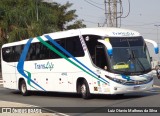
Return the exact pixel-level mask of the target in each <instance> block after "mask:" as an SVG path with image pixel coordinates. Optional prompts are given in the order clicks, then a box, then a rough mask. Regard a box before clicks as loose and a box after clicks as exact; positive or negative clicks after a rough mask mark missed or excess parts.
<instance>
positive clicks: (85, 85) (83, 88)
mask: <svg viewBox="0 0 160 116" xmlns="http://www.w3.org/2000/svg"><path fill="white" fill-rule="evenodd" d="M80 91H81V95H82V98H83V99H89V98H90V97H91V94H90V91H89V86H88V83H87V81H86V80H83V82H82V84H81V86H80Z"/></svg>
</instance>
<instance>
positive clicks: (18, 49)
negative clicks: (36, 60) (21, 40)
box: [2, 45, 23, 62]
mask: <svg viewBox="0 0 160 116" xmlns="http://www.w3.org/2000/svg"><path fill="white" fill-rule="evenodd" d="M22 50H23V45H19V46H11V47H5V48H2V57H3V60H4V61H6V62H18V60H19V58H20V55H21V53H22Z"/></svg>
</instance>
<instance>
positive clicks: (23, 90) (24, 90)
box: [20, 80, 29, 96]
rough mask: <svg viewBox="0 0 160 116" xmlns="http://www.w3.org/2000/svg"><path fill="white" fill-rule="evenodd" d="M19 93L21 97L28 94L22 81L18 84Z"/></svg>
mask: <svg viewBox="0 0 160 116" xmlns="http://www.w3.org/2000/svg"><path fill="white" fill-rule="evenodd" d="M20 91H21V94H22V95H23V96H27V95H28V94H29V92H28V90H27V86H26V83H25V81H24V80H22V81H21V83H20Z"/></svg>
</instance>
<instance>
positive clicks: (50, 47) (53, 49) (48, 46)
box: [37, 37, 105, 83]
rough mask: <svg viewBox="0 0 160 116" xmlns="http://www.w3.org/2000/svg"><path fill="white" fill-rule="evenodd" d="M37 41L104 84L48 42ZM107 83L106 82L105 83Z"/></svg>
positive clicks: (39, 38) (40, 39)
mask: <svg viewBox="0 0 160 116" xmlns="http://www.w3.org/2000/svg"><path fill="white" fill-rule="evenodd" d="M37 39H38V40H39V41H40V42H41V43H42V44H43V45H45V46H46V47H47V48H49V49H50V50H52V51H53V52H55V53H56V54H58V55H59V56H60V57H62V58H64V59H65V60H67V61H68V62H70V63H71V64H73V65H75V66H76V67H78V68H79V69H81V70H82V71H84V72H86V73H87V74H89V75H90V76H92V77H94V78H96V79H97V80H99V81H101V82H103V81H102V80H100V79H99V78H98V77H96V76H94V75H92V74H91V73H89V72H88V71H86V70H84V69H83V68H82V67H80V66H79V65H77V64H76V63H74V62H73V61H71V60H70V59H68V58H67V57H66V56H65V55H63V54H62V53H60V52H59V51H58V50H56V49H55V48H54V47H53V46H51V45H50V44H48V43H47V42H45V41H44V40H43V39H42V38H41V37H37ZM103 83H105V82H103Z"/></svg>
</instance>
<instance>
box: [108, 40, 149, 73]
mask: <svg viewBox="0 0 160 116" xmlns="http://www.w3.org/2000/svg"><path fill="white" fill-rule="evenodd" d="M109 40H110V43H111V45H112V50H113V51H112V52H113V53H112V55H111V56H109V61H110V66H111V67H110V68H111V70H113V71H114V72H117V73H121V74H141V73H145V72H148V71H150V70H151V63H150V56H149V52H148V49H147V47H146V44H145V42H144V40H143V38H142V37H118V38H109Z"/></svg>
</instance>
